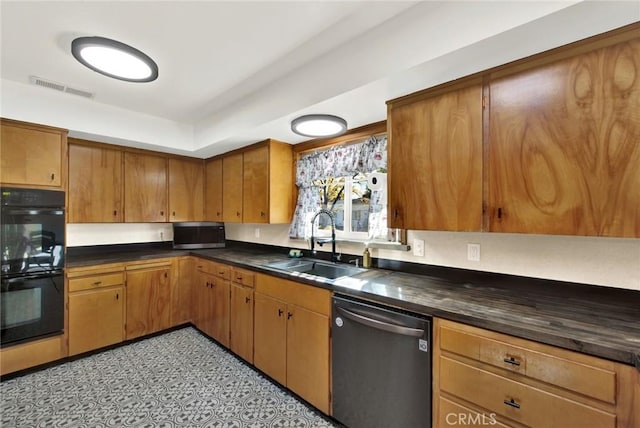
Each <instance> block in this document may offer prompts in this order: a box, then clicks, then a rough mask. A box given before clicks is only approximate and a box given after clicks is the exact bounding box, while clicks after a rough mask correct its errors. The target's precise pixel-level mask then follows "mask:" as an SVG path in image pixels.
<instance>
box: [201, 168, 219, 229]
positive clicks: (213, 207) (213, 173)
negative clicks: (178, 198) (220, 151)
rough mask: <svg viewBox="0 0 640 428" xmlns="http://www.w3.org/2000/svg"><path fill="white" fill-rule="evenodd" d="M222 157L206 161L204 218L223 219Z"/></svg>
mask: <svg viewBox="0 0 640 428" xmlns="http://www.w3.org/2000/svg"><path fill="white" fill-rule="evenodd" d="M222 181H223V180H222V158H214V159H210V160H208V161H207V162H206V163H205V182H204V192H205V195H204V199H205V206H204V218H205V220H208V221H220V222H221V221H223V219H222V192H223V190H222Z"/></svg>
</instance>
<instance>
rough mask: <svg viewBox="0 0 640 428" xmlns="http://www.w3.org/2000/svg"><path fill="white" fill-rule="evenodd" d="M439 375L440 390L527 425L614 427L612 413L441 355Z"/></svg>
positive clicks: (614, 419)
mask: <svg viewBox="0 0 640 428" xmlns="http://www.w3.org/2000/svg"><path fill="white" fill-rule="evenodd" d="M439 376H440V389H441V390H442V391H444V392H447V393H449V394H452V395H454V396H456V397H459V398H461V399H463V400H466V401H468V402H472V403H475V404H477V405H479V406H481V407H483V408H485V409H487V410H489V411H490V412H495V413H497V414H499V415H502V416H504V417H506V418H509V419H512V420H514V421H517V422H519V423H522V424H525V425H528V426H539V427H549V428H552V427H558V428H560V427H568V426H575V427H578V426H585V427H586V426H593V427H600V428H615V426H616V416H615V415H613V414H611V413H607V412H604V411H602V410H599V409H595V408H593V407H589V406H586V405H584V404H580V403H578V402H576V401H573V400H569V399H566V398H563V397H560V396H558V395H555V394H551V393H549V392H546V391H543V390H541V389H538V388H534V387H532V386H530V385H526V384H523V383H520V382H516V381H514V380H511V379H507V378H505V377H502V376H499V375H497V374H495V373H491V372H488V371H485V370H482V369H479V368H476V367H472V366H469V365H467V364H464V363H462V362H460V361H456V360H452V359H450V358H447V357H442V356H441V357H440V373H439Z"/></svg>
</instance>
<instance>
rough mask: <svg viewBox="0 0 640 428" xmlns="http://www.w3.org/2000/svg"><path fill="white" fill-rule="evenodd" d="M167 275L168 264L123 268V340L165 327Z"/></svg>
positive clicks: (166, 324)
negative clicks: (125, 297) (124, 282)
mask: <svg viewBox="0 0 640 428" xmlns="http://www.w3.org/2000/svg"><path fill="white" fill-rule="evenodd" d="M170 276H171V269H170V268H169V267H160V268H149V269H144V268H143V269H139V270H131V271H129V270H128V271H127V322H126V338H127V339H133V338H136V337H139V336H144V335H146V334H150V333H154V332H156V331H160V330H164V329H166V328H169V322H170V314H171V308H170V302H171V289H170V287H171V285H170Z"/></svg>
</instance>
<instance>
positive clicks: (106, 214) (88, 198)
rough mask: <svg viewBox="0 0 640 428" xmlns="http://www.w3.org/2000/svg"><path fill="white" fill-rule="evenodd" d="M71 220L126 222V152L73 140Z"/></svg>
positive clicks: (70, 169) (69, 205) (69, 210)
mask: <svg viewBox="0 0 640 428" xmlns="http://www.w3.org/2000/svg"><path fill="white" fill-rule="evenodd" d="M68 199H69V203H68V208H67V215H68V222H69V223H118V222H122V219H123V213H122V151H121V150H116V149H112V148H108V147H106V146H97V145H83V144H82V142H81V140H75V139H70V140H69V192H68Z"/></svg>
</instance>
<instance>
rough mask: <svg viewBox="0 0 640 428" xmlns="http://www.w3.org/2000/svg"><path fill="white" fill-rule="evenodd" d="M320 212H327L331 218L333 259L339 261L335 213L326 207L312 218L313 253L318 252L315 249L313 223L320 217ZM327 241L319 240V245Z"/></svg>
mask: <svg viewBox="0 0 640 428" xmlns="http://www.w3.org/2000/svg"><path fill="white" fill-rule="evenodd" d="M320 214H326V215H328V216H329V218H330V219H331V261H332V262H337V261H338V257H337V256H336V222H335V218H334V216H333V213H332V212H331V211H329V210H327V209H325V208H322V209H321V210H320V211H318V212H317V213H315V214H314V216H313V218H312V219H311V254H314V255H315V254H316V250H315V249H314V246H315V237H314V235H313V224H314V223H315V222H316V218H318V216H319V215H320ZM325 242H328V241H327V240H318V245H320V246H322V244H324V243H325Z"/></svg>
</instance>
